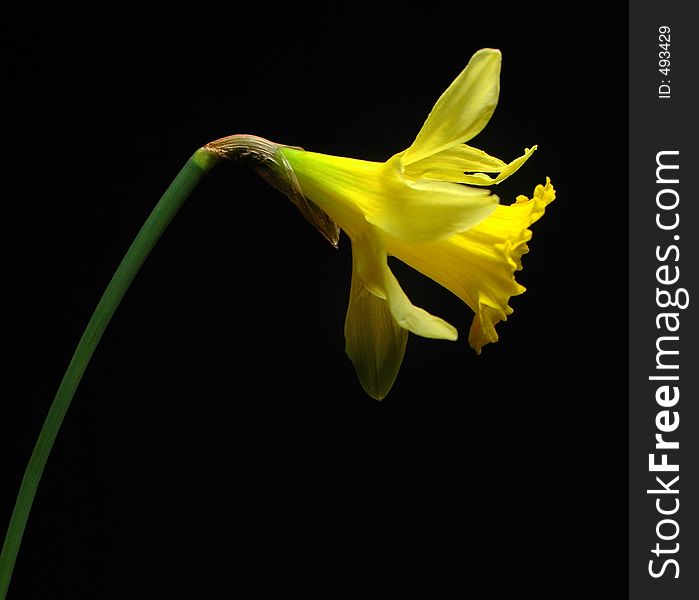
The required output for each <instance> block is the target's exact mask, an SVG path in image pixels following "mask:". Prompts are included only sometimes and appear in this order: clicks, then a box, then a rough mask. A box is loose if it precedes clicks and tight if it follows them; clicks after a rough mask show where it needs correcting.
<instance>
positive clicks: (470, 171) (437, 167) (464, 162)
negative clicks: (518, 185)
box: [405, 144, 537, 185]
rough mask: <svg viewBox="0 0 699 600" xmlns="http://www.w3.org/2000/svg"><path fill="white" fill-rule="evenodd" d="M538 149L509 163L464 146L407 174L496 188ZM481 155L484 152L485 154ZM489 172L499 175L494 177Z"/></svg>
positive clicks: (420, 163) (422, 162)
mask: <svg viewBox="0 0 699 600" xmlns="http://www.w3.org/2000/svg"><path fill="white" fill-rule="evenodd" d="M536 149H537V146H534V147H532V148H525V150H524V154H523V155H522V156H520V157H518V158H516V159H515V160H513V161H512V162H511V163H509V164H506V163H504V162H502V161H501V160H500V159H498V158H495V157H492V156H489V155H488V154H486V153H485V152H482V151H479V150H477V149H476V148H471V147H470V146H466V145H465V144H462V145H460V146H454V147H453V148H449V149H448V150H442V152H439V153H437V154H434V155H433V156H429V157H427V158H425V159H423V160H420V161H418V162H416V163H413V164H412V165H410V166H409V167H407V168H406V169H405V173H406V175H407V176H408V177H415V178H417V177H425V178H427V179H438V180H441V181H453V182H456V183H465V184H468V185H495V184H497V183H500V182H501V181H503V180H505V179H507V178H508V177H509V176H510V175H512V174H513V173H514V172H515V171H517V170H518V169H519V168H520V167H521V166H522V165H523V164H524V163H525V162H526V161H527V160H528V159H529V157H530V156H531V155H532V154H533V153H534V151H535V150H536ZM474 151H475V152H474ZM477 152H482V155H479V154H477ZM486 173H498V175H497V177H490V176H488V175H486Z"/></svg>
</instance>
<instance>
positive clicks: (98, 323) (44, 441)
mask: <svg viewBox="0 0 699 600" xmlns="http://www.w3.org/2000/svg"><path fill="white" fill-rule="evenodd" d="M220 158H221V157H220V156H218V155H217V154H216V153H214V152H212V151H211V150H208V149H206V148H202V149H199V150H197V152H195V153H194V155H192V157H191V158H190V159H189V160H188V161H187V163H186V164H185V166H184V167H183V168H182V170H181V171H180V172H179V174H178V175H177V177H175V179H174V180H173V181H172V183H171V184H170V186H169V187H168V189H167V190H166V191H165V193H164V194H163V196H162V198H161V199H160V201H159V202H158V204H157V205H156V207H155V208H154V209H153V212H152V213H151V214H150V216H149V217H148V219H147V220H146V222H145V223H144V224H143V227H142V228H141V230H140V231H139V232H138V235H137V236H136V238H135V239H134V241H133V243H132V244H131V247H130V248H129V249H128V251H127V252H126V255H125V256H124V258H123V259H122V261H121V264H120V265H119V267H118V268H117V270H116V272H115V273H114V276H113V277H112V279H111V281H110V282H109V285H108V286H107V289H106V290H105V291H104V294H103V295H102V298H101V300H100V301H99V304H98V305H97V308H96V309H95V312H94V313H93V315H92V318H91V319H90V322H89V323H88V324H87V327H86V328H85V332H84V333H83V335H82V338H80V342H79V343H78V346H77V348H76V349H75V353H74V354H73V358H72V359H71V361H70V364H69V365H68V369H67V370H66V372H65V375H64V376H63V380H62V381H61V384H60V386H59V388H58V391H57V392H56V396H55V398H54V400H53V402H52V404H51V407H50V408H49V412H48V415H47V416H46V420H45V421H44V425H43V427H42V428H41V432H40V433H39V438H38V439H37V441H36V445H35V446H34V450H33V451H32V455H31V457H30V459H29V464H28V465H27V468H26V470H25V472H24V477H23V478H22V484H21V486H20V489H19V493H18V495H17V500H16V502H15V507H14V510H13V512H12V516H11V517H10V524H9V526H8V528H7V533H6V535H5V541H4V543H3V547H2V553H0V600H5V597H6V595H7V589H8V587H9V585H10V579H11V577H12V571H13V569H14V565H15V561H16V559H17V553H18V551H19V546H20V543H21V541H22V535H23V534H24V529H25V526H26V524H27V519H28V518H29V512H30V510H31V507H32V502H33V501H34V496H35V495H36V490H37V488H38V487H39V481H40V480H41V475H42V473H43V471H44V467H45V465H46V461H47V459H48V456H49V453H50V452H51V448H52V447H53V443H54V441H55V440H56V436H57V434H58V430H59V429H60V427H61V423H63V418H64V417H65V415H66V412H67V411H68V408H69V406H70V402H71V400H72V399H73V395H74V394H75V390H76V389H77V387H78V384H79V383H80V380H81V379H82V376H83V373H84V372H85V369H86V368H87V365H88V364H89V362H90V359H91V358H92V355H93V353H94V351H95V348H96V347H97V344H99V341H100V339H101V338H102V334H103V333H104V331H105V329H106V328H107V325H108V324H109V321H110V320H111V318H112V316H113V315H114V312H115V311H116V309H117V307H118V306H119V304H120V302H121V300H122V298H123V297H124V294H126V291H127V290H128V289H129V286H130V285H131V282H132V281H133V280H134V278H135V277H136V275H137V273H138V271H139V270H140V268H141V266H142V265H143V263H144V262H145V260H146V258H147V257H148V255H149V254H150V252H151V250H152V249H153V247H154V246H155V244H156V243H157V241H158V240H159V239H160V236H161V235H162V234H163V232H164V231H165V229H167V226H168V225H169V224H170V222H171V221H172V219H173V218H174V216H175V215H176V214H177V212H178V210H179V209H180V207H181V206H182V205H183V204H184V202H185V200H186V199H187V197H188V196H189V194H190V193H191V192H192V190H193V189H194V188H195V187H196V186H197V184H198V183H199V181H201V179H202V177H203V176H204V175H205V174H206V173H207V172H208V171H209V170H210V169H211V168H212V167H213V166H214V165H215V164H216V163H217V162H218V161H219V160H220Z"/></svg>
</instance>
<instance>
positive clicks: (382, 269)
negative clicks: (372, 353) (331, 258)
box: [352, 231, 458, 341]
mask: <svg viewBox="0 0 699 600" xmlns="http://www.w3.org/2000/svg"><path fill="white" fill-rule="evenodd" d="M352 260H353V263H354V264H355V265H356V266H355V269H356V273H357V275H358V277H360V278H361V279H362V282H363V283H364V284H365V286H366V287H367V288H368V289H369V290H371V291H372V292H373V293H374V294H375V295H378V296H380V297H381V298H385V299H386V301H387V303H388V309H389V311H390V313H391V316H392V317H393V319H394V320H395V322H396V323H397V324H398V326H400V327H402V328H403V329H406V330H408V331H410V332H412V333H414V334H416V335H419V336H422V337H426V338H432V339H440V340H452V341H453V340H455V339H456V338H457V336H458V332H457V331H456V329H455V328H454V327H453V326H452V325H450V324H449V323H447V322H446V321H444V320H443V319H440V318H439V317H435V316H434V315H431V314H430V313H428V312H427V311H426V310H424V309H422V308H419V307H417V306H414V305H413V304H412V303H411V302H410V299H409V298H408V297H407V296H406V295H405V292H404V291H403V289H402V288H401V287H400V284H399V283H398V280H397V279H396V278H395V276H394V275H393V273H392V272H391V269H390V268H389V266H388V260H387V256H386V251H385V250H384V248H383V243H382V237H381V236H380V234H379V233H378V231H375V232H373V233H369V234H367V235H364V236H362V237H359V238H354V239H352Z"/></svg>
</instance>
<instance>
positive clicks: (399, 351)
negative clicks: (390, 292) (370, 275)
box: [345, 261, 408, 400]
mask: <svg viewBox="0 0 699 600" xmlns="http://www.w3.org/2000/svg"><path fill="white" fill-rule="evenodd" d="M355 265H356V261H355ZM407 341H408V332H407V331H406V330H405V329H403V328H402V327H399V326H398V324H397V323H396V322H395V320H394V319H393V317H392V316H391V312H390V310H389V308H388V302H387V301H386V300H383V299H381V298H379V297H377V296H375V295H374V294H372V293H371V292H370V291H369V290H368V289H367V288H366V286H365V285H364V284H363V282H362V279H361V278H360V277H359V276H358V275H357V273H356V268H353V269H352V288H351V291H350V302H349V306H348V308H347V317H346V319H345V350H346V351H347V355H348V356H349V357H350V360H351V361H352V364H353V365H354V369H355V371H356V372H357V377H358V378H359V383H361V385H362V387H363V388H364V390H365V391H366V392H367V393H368V394H369V395H370V396H371V397H372V398H375V399H376V400H381V399H383V398H384V397H385V396H386V394H388V392H389V391H390V389H391V387H392V386H393V382H394V381H395V380H396V376H397V375H398V371H399V370H400V366H401V363H402V362H403V355H404V354H405V345H406V343H407Z"/></svg>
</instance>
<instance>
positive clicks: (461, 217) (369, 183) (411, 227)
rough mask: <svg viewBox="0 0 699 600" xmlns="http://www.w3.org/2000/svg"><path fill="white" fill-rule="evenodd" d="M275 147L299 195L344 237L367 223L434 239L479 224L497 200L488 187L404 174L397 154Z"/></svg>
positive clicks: (409, 237) (394, 232) (417, 238)
mask: <svg viewBox="0 0 699 600" xmlns="http://www.w3.org/2000/svg"><path fill="white" fill-rule="evenodd" d="M280 152H282V153H283V154H284V156H285V157H286V159H287V161H288V162H289V164H290V165H291V168H292V169H293V170H294V173H295V175H296V178H297V180H298V182H299V185H300V187H301V190H302V192H303V195H304V196H305V197H307V198H309V199H310V200H311V201H313V202H314V203H315V204H317V205H318V206H319V207H320V208H321V209H322V210H323V211H325V212H326V213H327V214H328V215H329V216H330V218H331V219H332V220H333V221H335V222H336V223H338V224H339V225H340V227H341V228H342V229H344V230H345V231H346V232H347V233H348V234H349V235H350V237H358V236H359V235H361V234H362V232H363V230H364V229H366V227H367V223H371V224H373V225H376V226H377V227H379V228H380V229H382V230H383V231H385V232H387V233H389V234H391V235H392V236H394V237H397V238H400V239H403V240H407V241H426V240H438V239H441V238H444V237H448V236H450V235H452V234H454V233H455V232H457V231H463V230H464V229H467V228H469V227H472V226H473V225H475V224H476V223H479V222H480V221H482V220H483V219H485V218H486V217H487V216H488V215H490V214H491V213H492V212H493V210H495V207H496V206H497V202H498V198H497V196H494V195H492V194H491V193H490V191H489V190H484V189H480V188H473V187H467V186H463V185H459V184H456V183H451V182H443V181H432V180H428V179H421V180H417V181H413V180H410V179H407V178H406V177H405V176H404V175H403V172H402V166H401V163H400V160H399V159H398V158H397V157H394V158H393V159H391V160H389V161H388V162H386V163H376V162H370V161H365V160H356V159H352V158H343V157H339V156H330V155H327V154H318V153H315V152H304V151H302V150H296V149H292V148H282V149H281V150H280Z"/></svg>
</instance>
